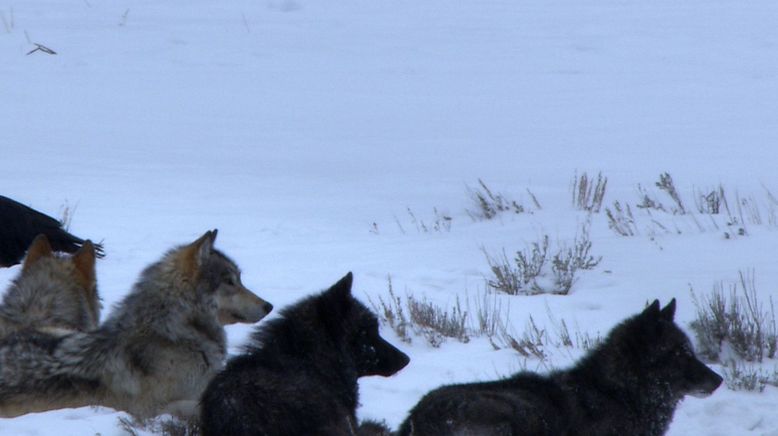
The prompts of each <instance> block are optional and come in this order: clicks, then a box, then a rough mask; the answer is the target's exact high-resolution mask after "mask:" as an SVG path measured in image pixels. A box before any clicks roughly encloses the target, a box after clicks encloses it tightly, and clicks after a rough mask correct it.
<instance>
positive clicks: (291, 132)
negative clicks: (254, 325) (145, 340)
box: [0, 0, 778, 436]
mask: <svg viewBox="0 0 778 436" xmlns="http://www.w3.org/2000/svg"><path fill="white" fill-rule="evenodd" d="M0 18H2V20H0V53H1V54H2V55H1V56H0V59H1V60H2V61H1V62H0V132H1V133H0V179H1V180H2V192H0V194H2V195H7V196H10V197H12V198H15V199H17V200H19V201H22V202H24V203H26V204H29V205H31V206H33V207H35V208H37V209H39V210H43V211H45V212H48V213H50V214H52V215H55V216H57V215H58V214H59V213H60V212H59V209H60V207H61V206H62V205H68V206H70V207H71V208H75V210H76V213H75V217H74V219H73V224H72V227H71V230H72V231H73V232H74V233H75V234H78V235H82V236H84V237H89V238H92V239H96V240H103V241H104V244H105V247H106V251H107V253H108V256H107V257H106V258H105V259H104V260H102V261H101V262H100V263H99V264H98V279H99V287H100V291H101V293H102V295H103V297H104V303H105V307H106V312H107V311H108V310H110V307H111V305H112V304H113V303H115V302H117V301H118V300H120V299H121V298H122V296H123V295H124V294H125V293H126V292H127V290H128V289H129V288H130V286H131V285H132V283H133V281H134V280H135V277H136V275H137V274H138V273H139V272H140V270H141V269H142V268H143V267H144V266H145V265H146V264H148V263H150V262H152V261H154V260H155V259H157V258H158V257H159V256H160V255H161V254H162V253H163V252H164V251H165V250H167V249H168V248H170V247H171V246H173V245H175V244H180V243H184V242H188V241H191V240H193V239H194V238H196V237H197V236H199V235H200V234H202V232H203V231H204V230H207V229H211V228H218V229H219V239H218V241H217V246H218V247H219V248H221V249H223V250H224V251H225V252H227V253H228V254H229V255H231V256H232V257H233V258H234V259H236V260H237V261H238V263H239V264H240V265H241V267H242V269H243V270H244V283H246V284H247V285H248V286H249V287H250V288H252V289H253V290H254V291H256V292H257V293H258V294H259V295H261V296H262V297H263V298H266V299H267V300H269V301H271V302H272V303H274V304H275V305H276V307H282V306H284V305H286V304H288V303H291V302H293V301H295V300H296V299H298V298H300V297H302V296H304V295H307V294H309V293H311V292H315V291H318V290H320V289H322V288H325V287H327V286H328V285H330V284H331V283H333V282H334V281H335V280H337V279H338V278H340V277H341V276H342V275H343V274H344V273H345V272H346V271H353V272H354V273H355V286H356V288H357V291H358V292H357V293H358V295H359V296H360V297H361V298H363V299H364V300H365V301H368V298H370V299H372V300H374V301H375V300H376V299H377V298H378V297H379V296H383V297H384V298H386V296H387V281H386V278H387V276H388V275H391V277H392V282H393V284H394V288H395V290H396V291H397V292H398V293H399V294H400V295H401V296H404V295H405V293H406V292H408V293H413V295H414V296H417V297H422V296H424V297H426V298H427V299H429V300H431V301H434V302H436V303H439V304H441V305H443V306H446V305H448V306H450V305H453V304H454V303H455V301H456V299H457V296H459V298H460V299H461V300H462V301H470V300H473V299H474V298H475V297H476V296H478V295H482V294H483V292H484V291H485V289H484V276H485V275H486V274H487V273H488V264H487V263H486V260H485V258H484V255H483V252H482V250H487V251H489V252H499V250H502V249H505V250H506V251H507V252H508V253H509V254H510V253H512V252H513V251H515V250H519V249H523V248H525V247H526V245H527V244H528V243H531V242H534V241H537V240H538V239H539V237H541V236H542V235H544V234H548V235H549V236H550V238H551V240H552V245H553V244H554V243H555V242H556V241H566V240H571V239H572V238H573V236H574V235H575V232H576V229H577V228H578V226H579V225H580V223H582V222H584V221H585V220H586V219H587V218H586V215H585V214H584V213H583V212H581V211H578V210H576V209H574V208H573V207H572V205H571V201H570V184H571V181H572V179H573V175H574V174H575V172H576V171H578V173H579V174H580V173H581V172H583V171H587V172H589V174H590V175H591V174H595V173H597V172H598V171H602V172H603V174H604V175H606V176H607V177H608V180H609V182H608V191H607V194H606V201H605V203H606V205H611V204H612V203H613V201H615V200H619V201H620V202H622V203H624V202H629V203H631V204H633V207H634V204H635V203H637V202H638V201H639V198H638V195H637V188H636V187H637V185H638V184H640V185H642V186H644V187H646V188H648V189H650V190H654V191H655V188H654V187H653V183H654V182H655V181H656V180H657V179H658V176H659V174H660V173H662V172H665V171H666V172H669V173H670V174H672V176H673V178H674V179H675V182H676V186H677V187H678V189H679V191H680V193H681V195H682V196H683V197H684V199H685V200H686V202H687V206H690V207H691V206H692V205H693V204H694V202H693V192H694V189H695V188H698V189H708V188H712V187H715V186H717V185H718V184H723V185H724V187H725V188H726V189H727V191H728V193H730V195H732V198H734V195H735V192H738V193H739V195H740V196H741V197H748V196H751V197H753V199H754V200H755V201H757V202H758V203H759V204H760V208H761V209H760V210H761V214H762V216H763V218H764V221H765V224H763V225H750V226H749V228H748V235H747V236H742V237H735V238H731V239H726V238H725V237H724V232H725V231H727V230H728V229H727V228H726V225H725V221H724V220H721V219H719V221H718V222H717V225H718V226H719V228H718V229H716V227H715V226H714V225H713V224H712V223H711V222H710V220H709V217H704V216H703V217H699V221H700V222H699V223H695V222H694V220H691V219H689V218H688V217H680V216H675V217H674V216H670V215H666V214H656V216H655V217H656V219H657V221H659V222H660V223H662V225H664V226H665V227H666V228H668V229H669V232H664V231H662V230H661V228H660V227H658V226H657V225H656V224H653V223H652V221H651V218H650V217H647V216H645V214H644V213H643V212H642V211H640V213H638V214H637V215H639V216H638V221H639V223H638V227H639V230H640V234H639V235H637V236H635V237H631V238H625V237H621V236H618V235H616V234H615V233H614V232H613V231H611V230H610V229H609V228H608V222H607V219H606V217H605V215H604V214H603V213H600V214H595V215H593V217H592V218H591V239H592V243H593V247H592V252H593V254H595V255H598V256H602V262H601V263H600V265H598V267H597V268H595V269H594V270H592V271H587V272H585V273H584V274H583V275H582V276H581V277H580V280H578V281H577V282H576V283H575V286H574V288H573V291H572V294H571V295H569V296H534V297H525V296H516V297H508V296H502V295H499V296H492V297H491V298H497V299H499V301H500V302H501V304H502V307H504V308H505V310H506V312H509V315H506V316H509V319H510V323H511V326H512V327H513V328H514V329H515V331H517V332H519V333H520V332H521V331H523V329H524V326H525V324H526V322H527V320H528V317H529V315H532V316H533V319H534V320H535V321H536V322H537V323H538V324H539V325H540V326H545V327H547V328H551V325H552V324H553V323H552V320H551V317H550V316H549V313H552V314H553V318H556V319H557V320H559V319H564V320H565V321H566V323H568V325H570V326H571V327H572V328H573V329H574V330H577V331H580V332H583V333H588V334H590V335H596V334H598V333H600V334H604V333H605V332H607V330H608V329H609V328H610V327H612V326H613V325H614V324H615V323H617V322H618V321H620V320H621V319H623V318H624V317H626V316H628V315H631V314H633V313H636V312H637V311H639V310H641V309H642V308H643V305H644V304H645V303H646V301H649V300H653V299H654V298H659V299H660V300H661V301H662V302H663V303H664V302H666V301H669V299H670V298H671V297H676V298H677V299H678V302H679V311H678V316H677V319H678V321H679V322H680V323H681V324H683V325H684V326H685V327H688V323H689V322H690V321H691V320H692V319H693V318H694V312H695V311H694V305H693V303H692V299H691V293H690V291H689V288H690V286H691V287H693V288H694V290H695V292H697V293H698V294H700V293H707V292H709V291H710V289H711V288H712V286H713V284H714V283H716V282H717V281H720V280H724V281H734V280H735V279H737V276H738V271H740V270H750V269H753V270H754V272H755V277H756V283H757V287H758V289H759V292H760V297H764V298H765V299H766V298H767V297H769V296H771V295H772V296H776V297H778V268H776V266H775V261H774V259H775V247H776V246H778V232H777V231H776V229H777V227H776V226H775V225H769V224H768V223H767V221H768V216H769V214H770V212H769V208H768V204H769V202H768V201H767V198H766V194H765V187H766V188H768V189H771V190H773V192H778V172H776V170H775V167H776V163H778V148H776V144H778V27H776V26H775V22H776V19H777V18H778V4H777V3H775V2H773V1H769V0H756V1H750V2H742V1H734V0H726V1H721V0H714V1H709V0H688V1H684V2H678V1H674V0H656V1H650V2H646V1H643V2H636V1H629V0H597V1H594V0H550V1H549V0H527V1H525V0H522V1H517V0H483V1H478V2H465V1H446V0H427V1H418V0H394V1H377V0H376V1H364V0H339V1H337V2H321V1H314V0H260V1H256V0H234V1H229V2H213V1H205V0H186V1H184V0H168V1H160V0H156V1H151V0H134V1H127V0H111V1H107V0H82V1H69V2H64V1H56V0H0ZM34 43H38V44H42V45H44V46H45V47H48V48H50V49H52V50H54V51H55V52H56V53H57V54H56V55H49V54H47V53H44V52H43V51H40V50H39V51H36V52H33V53H31V54H29V55H27V53H28V52H30V51H31V50H33V49H34V48H35V47H36V46H35V45H34ZM478 178H482V179H483V180H484V181H485V182H486V183H488V184H489V186H490V187H491V188H493V189H494V190H495V191H500V192H503V193H505V194H506V195H509V196H511V197H513V198H516V199H520V200H522V201H523V202H525V203H527V204H529V197H528V194H527V191H526V189H529V190H530V191H532V193H534V194H535V195H536V196H537V198H538V200H539V202H540V203H541V204H542V206H543V208H542V209H541V210H536V211H535V212H534V213H533V214H522V215H514V214H503V215H501V216H500V217H498V218H497V219H496V220H492V221H478V222H474V221H473V220H471V219H470V217H469V216H468V214H467V213H466V212H465V209H466V208H468V207H472V204H471V201H470V198H469V196H468V192H467V189H466V186H470V187H472V188H474V187H475V186H476V185H477V180H478ZM659 195H661V194H658V196H659ZM662 199H663V201H664V202H666V203H668V204H670V203H671V202H669V200H668V199H667V197H662ZM433 208H437V210H438V211H440V212H441V213H446V214H449V215H450V216H451V217H452V225H451V230H450V231H443V232H435V231H433V232H427V233H425V232H420V231H417V229H416V226H415V225H414V224H413V223H412V219H411V217H410V215H409V213H408V212H407V209H410V210H411V211H412V213H413V214H414V215H415V216H416V218H417V219H421V220H423V221H425V222H426V223H430V222H431V221H433V220H434V216H435V215H434V212H433ZM398 223H399V224H398ZM401 227H402V230H401ZM701 229H704V230H705V231H701ZM679 232H680V233H679ZM17 272H18V268H11V269H9V270H2V271H0V283H7V282H8V280H9V279H10V278H11V277H12V276H13V275H14V274H16V273H17ZM249 331H250V327H248V326H231V327H228V335H229V340H230V346H231V347H234V346H237V345H239V344H240V343H241V342H242V341H243V340H244V338H245V337H246V334H247V333H248V332H249ZM383 333H384V335H385V336H387V337H388V338H390V339H391V340H392V341H393V342H395V343H397V344H398V346H400V347H401V348H402V349H403V350H404V351H406V352H407V353H408V354H409V355H410V356H411V358H412V362H411V364H410V365H409V366H408V367H407V368H406V369H404V370H403V371H402V372H401V373H400V374H398V375H397V376H395V377H392V378H389V379H381V378H371V379H366V380H364V382H363V383H362V388H361V397H362V403H363V405H362V407H361V408H360V410H359V413H360V416H363V417H371V418H378V419H386V421H387V422H388V423H389V424H390V425H397V424H398V423H399V422H400V421H401V420H402V419H403V417H404V415H405V413H406V412H407V410H408V409H409V408H410V407H411V406H412V405H413V404H415V402H416V401H417V400H418V399H419V397H420V396H421V395H422V394H423V393H424V392H426V391H427V390H429V389H431V388H433V387H435V386H438V385H440V384H443V383H450V382H454V381H470V380H483V379H490V378H495V377H497V376H501V375H506V374H509V373H511V372H513V371H517V370H519V369H522V368H528V369H538V370H541V371H545V370H546V369H547V368H548V366H549V364H550V365H553V366H555V367H563V366H565V365H568V364H570V363H571V362H572V361H573V360H574V359H575V358H576V357H578V356H580V350H573V351H571V352H569V353H568V354H569V355H565V353H564V352H562V351H560V352H558V353H556V354H554V355H553V358H552V359H551V361H550V363H547V364H541V363H540V362H539V361H536V360H533V359H524V358H522V357H521V356H519V355H518V354H517V353H516V352H514V351H510V350H506V349H503V350H499V351H495V350H494V349H493V347H492V346H491V345H490V343H489V341H488V340H487V339H485V338H473V340H471V341H470V342H469V343H468V344H460V343H457V342H455V341H448V342H446V343H444V344H443V345H442V347H441V348H437V349H436V348H432V347H430V346H428V345H426V344H425V342H424V341H423V340H422V339H421V338H415V340H414V341H413V343H412V344H410V345H409V344H405V343H402V342H400V340H399V338H397V337H396V336H395V335H394V333H393V332H392V331H391V330H390V329H389V328H385V329H384V331H383ZM719 369H720V368H719ZM776 405H778V389H775V388H767V390H766V391H765V392H763V393H743V392H734V391H730V390H728V389H726V388H724V387H722V388H720V389H719V390H718V391H717V392H716V393H715V394H714V395H713V396H712V397H710V398H707V399H694V398H688V399H686V400H685V401H684V402H683V403H682V405H681V406H680V407H679V409H678V410H677V412H676V415H675V420H674V422H673V424H672V426H671V429H670V434H672V435H740V434H754V435H778V415H776V413H775V407H776ZM119 416H121V414H118V413H115V412H113V411H112V410H108V409H91V408H84V409H76V410H63V411H55V412H49V413H44V414H36V415H27V416H23V417H20V418H16V419H12V420H0V433H1V434H8V435H57V436H65V435H85V434H90V435H91V434H100V435H103V436H107V435H113V434H121V431H120V429H119V428H118V427H117V425H116V421H117V417H119Z"/></svg>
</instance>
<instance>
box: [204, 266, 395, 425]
mask: <svg viewBox="0 0 778 436" xmlns="http://www.w3.org/2000/svg"><path fill="white" fill-rule="evenodd" d="M351 284H352V275H351V273H349V274H347V275H346V276H345V277H343V278H342V279H341V280H340V281H338V282H337V283H335V285H333V286H332V287H331V288H330V289H329V290H327V291H324V292H322V293H321V294H318V295H315V296H312V297H308V298H305V299H303V300H302V301H300V302H298V303H296V304H294V305H292V306H290V307H288V308H286V309H285V310H284V311H283V312H282V313H281V317H279V318H276V319H274V320H272V321H270V322H268V323H266V324H264V325H263V326H260V327H258V328H257V330H256V331H255V332H254V334H253V335H252V338H251V341H250V343H249V344H248V345H247V346H246V347H245V350H244V351H245V353H244V354H243V355H240V356H238V357H235V358H233V359H231V360H230V361H229V363H228V364H227V366H226V368H225V370H224V371H222V372H221V373H220V374H219V375H217V376H216V378H214V379H213V381H212V382H211V383H210V385H209V386H208V388H207V389H206V391H205V393H204V394H203V398H202V402H201V409H202V412H201V426H202V431H203V435H206V436H220V435H231V436H241V435H255V436H257V435H263V436H311V435H318V436H346V435H348V436H351V435H355V434H356V431H357V421H356V408H357V400H358V398H357V397H358V386H357V379H358V378H359V377H362V376H367V375H382V376H385V377H386V376H390V375H392V374H394V373H395V372H397V371H399V370H400V369H402V368H403V367H405V365H407V364H408V361H409V359H408V356H406V355H405V354H404V353H402V352H401V351H400V350H398V349H397V348H395V347H394V346H392V345H391V344H389V343H388V342H386V340H384V339H383V338H381V336H379V333H378V321H377V319H376V317H375V315H374V314H373V313H372V312H371V311H370V310H368V309H367V308H366V307H365V306H364V305H363V304H362V303H360V302H359V301H358V300H356V299H355V298H354V297H353V296H352V295H351Z"/></svg>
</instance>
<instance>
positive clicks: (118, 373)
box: [0, 230, 272, 420]
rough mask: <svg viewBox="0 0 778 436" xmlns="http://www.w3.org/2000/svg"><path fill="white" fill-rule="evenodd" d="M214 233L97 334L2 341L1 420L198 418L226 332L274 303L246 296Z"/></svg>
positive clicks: (182, 254)
mask: <svg viewBox="0 0 778 436" xmlns="http://www.w3.org/2000/svg"><path fill="white" fill-rule="evenodd" d="M215 239H216V230H214V231H209V232H206V233H205V234H204V235H203V236H202V237H200V238H199V239H197V240H196V241H194V242H193V243H191V244H188V245H184V246H181V247H177V248H175V249H173V250H171V251H169V252H168V253H167V254H165V255H164V256H163V258H162V259H161V260H160V261H158V262H156V263H154V264H152V265H150V266H149V267H147V268H146V269H145V270H144V271H143V272H142V273H141V276H140V279H139V280H138V282H137V283H136V284H135V285H134V287H133V289H132V291H131V292H130V293H129V294H128V295H127V296H126V297H125V298H124V299H123V300H122V301H121V302H120V303H119V304H118V305H117V306H116V307H115V308H114V309H113V311H112V313H111V314H110V315H109V317H108V318H107V319H106V321H105V322H104V323H103V324H102V325H100V327H99V328H97V329H96V330H93V331H89V332H75V333H71V334H67V335H51V334H44V333H38V332H20V333H17V334H12V335H10V336H8V337H7V338H5V339H4V340H2V341H0V416H5V417H12V416H18V415H21V414H25V413H30V412H41V411H46V410H52V409H60V408H65V407H81V406H86V405H93V406H107V407H112V408H114V409H117V410H122V411H126V412H128V413H130V414H131V415H133V416H134V417H136V418H138V419H141V420H143V419H146V418H150V417H153V416H156V415H159V414H161V413H171V414H174V415H177V416H182V417H187V416H193V415H196V412H197V402H198V399H199V397H200V395H201V393H202V391H203V389H205V387H206V385H207V384H208V381H209V380H210V379H211V378H212V377H213V376H214V375H215V374H216V373H217V372H218V371H219V369H221V367H222V366H223V364H224V358H225V353H226V339H225V331H224V327H223V324H226V323H234V322H243V323H253V322H257V321H259V320H260V319H262V318H263V317H264V316H265V315H267V314H268V313H269V312H270V311H271V310H272V305H270V303H267V302H266V301H264V300H262V299H261V298H259V297H257V296H256V295H254V294H253V293H252V292H251V291H249V290H248V289H246V288H245V287H244V286H243V284H242V283H241V280H240V270H239V269H238V267H237V265H236V264H235V262H234V261H232V260H231V259H230V258H228V257H227V256H226V255H225V254H223V253H222V252H220V251H218V250H216V249H215V248H213V244H214V241H215Z"/></svg>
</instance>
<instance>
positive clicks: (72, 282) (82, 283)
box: [4, 234, 102, 330]
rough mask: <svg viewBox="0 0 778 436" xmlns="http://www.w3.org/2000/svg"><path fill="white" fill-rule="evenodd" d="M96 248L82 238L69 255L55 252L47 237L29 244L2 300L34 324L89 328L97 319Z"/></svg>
mask: <svg viewBox="0 0 778 436" xmlns="http://www.w3.org/2000/svg"><path fill="white" fill-rule="evenodd" d="M95 257H96V253H95V247H94V245H93V244H92V242H91V241H85V242H84V244H83V245H82V246H81V248H80V249H79V250H78V251H77V252H76V253H74V254H73V255H72V256H65V255H62V256H60V255H56V254H54V252H53V250H52V248H51V244H50V243H49V240H48V238H47V237H46V236H45V235H43V234H41V235H38V236H37V237H36V238H35V239H34V240H33V242H32V244H30V247H29V248H28V250H27V255H26V256H25V258H24V264H23V266H22V271H21V273H20V274H19V277H18V278H16V279H15V280H14V285H13V286H12V288H11V290H10V291H9V293H8V294H7V295H6V297H5V299H4V303H5V304H6V305H7V306H10V307H9V309H11V311H16V312H17V314H19V315H22V316H24V317H27V319H25V321H29V322H30V323H31V325H32V326H33V327H61V328H66V329H74V330H90V329H93V328H95V327H97V325H98V323H99V321H100V310H101V308H102V304H101V303H100V297H99V295H98V292H97V279H96V273H95Z"/></svg>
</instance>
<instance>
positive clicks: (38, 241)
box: [22, 233, 54, 271]
mask: <svg viewBox="0 0 778 436" xmlns="http://www.w3.org/2000/svg"><path fill="white" fill-rule="evenodd" d="M53 255H54V251H53V250H52V249H51V244H49V238H47V237H46V235H44V234H43V233H41V234H40V235H38V236H36V237H35V239H34V240H33V241H32V244H30V248H28V249H27V256H25V258H24V265H22V271H27V270H29V268H30V267H31V266H32V265H33V264H35V263H36V262H37V261H39V260H40V259H42V258H44V257H51V256H53Z"/></svg>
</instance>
